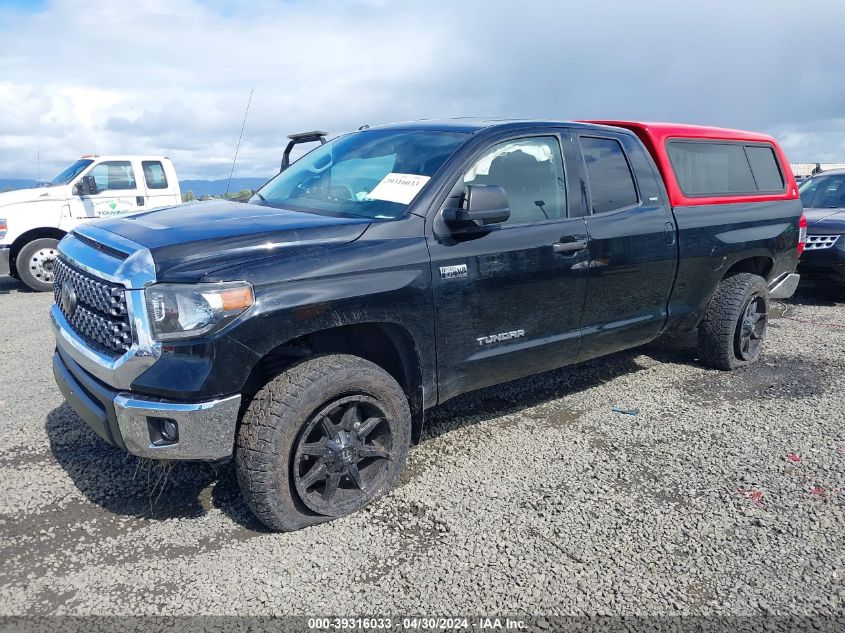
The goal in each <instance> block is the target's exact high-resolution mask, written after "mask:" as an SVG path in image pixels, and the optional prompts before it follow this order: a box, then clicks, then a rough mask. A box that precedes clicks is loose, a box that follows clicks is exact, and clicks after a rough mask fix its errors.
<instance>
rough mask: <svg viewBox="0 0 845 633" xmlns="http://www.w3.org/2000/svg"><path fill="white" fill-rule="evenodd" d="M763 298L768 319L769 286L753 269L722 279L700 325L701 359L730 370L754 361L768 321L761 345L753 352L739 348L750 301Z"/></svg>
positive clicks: (713, 366) (710, 364) (699, 344)
mask: <svg viewBox="0 0 845 633" xmlns="http://www.w3.org/2000/svg"><path fill="white" fill-rule="evenodd" d="M758 298H762V304H763V305H765V314H766V319H767V318H768V313H769V288H768V286H767V284H766V280H765V279H763V278H762V277H760V276H759V275H754V274H751V273H738V274H736V275H732V276H730V277H726V278H725V279H723V280H722V281H721V282H720V283H719V286H718V287H717V288H716V292H715V293H714V294H713V296H712V297H711V298H710V304H709V305H708V306H707V310H706V311H705V313H704V318H703V319H702V320H701V323H700V324H699V326H698V347H699V352H700V355H701V361H702V362H703V363H704V364H705V365H707V366H708V367H712V368H713V369H723V370H731V369H736V368H737V367H741V366H743V365H747V364H749V363H753V362H755V361H756V360H757V359H758V358H759V356H760V351H761V350H762V347H763V342H764V340H765V334H766V326H767V323H764V324H763V334H762V337H761V339H760V343H759V347H758V348H757V349H756V351H755V352H754V353H752V354H750V355H745V356H744V355H743V354H742V353H741V350H740V348H739V338H740V330H741V329H742V323H743V319H744V316H745V311H746V309H747V308H748V306H749V304H750V303H751V301H756V302H758V305H759V304H760V301H759V300H758Z"/></svg>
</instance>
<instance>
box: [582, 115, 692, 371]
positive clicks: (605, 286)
mask: <svg viewBox="0 0 845 633" xmlns="http://www.w3.org/2000/svg"><path fill="white" fill-rule="evenodd" d="M578 137H579V138H578V144H579V147H580V149H581V155H582V158H583V160H582V161H581V163H580V165H581V168H582V170H583V174H584V176H585V179H586V188H585V192H584V193H585V197H586V203H585V206H586V208H587V209H588V213H587V215H586V223H587V234H588V236H589V264H588V265H589V277H588V281H587V293H586V301H585V303H584V315H583V319H582V322H581V328H582V337H583V341H582V345H581V350H580V353H579V355H578V360H587V359H589V358H594V357H596V356H601V355H603V354H607V353H610V352H614V351H617V350H620V349H625V348H628V347H633V346H635V345H639V344H641V343H645V342H648V341H650V340H652V339H653V338H655V337H656V336H657V335H658V334H659V333H660V331H661V329H662V328H663V325H664V323H665V321H666V315H667V305H668V301H669V296H670V293H671V290H672V284H673V282H674V279H675V272H676V267H677V257H678V246H677V244H676V235H675V225H674V221H673V218H672V212H671V208H670V206H669V202H668V196H667V195H666V192H665V189H664V187H663V186H662V183H661V182H660V181H659V180H658V175H657V173H656V169H655V168H654V167H653V164H652V162H651V161H650V160H649V159H648V158H647V156H646V154H645V150H644V149H643V148H642V146H641V145H640V143H639V142H638V141H637V140H636V139H634V138H633V137H632V136H629V135H627V134H615V133H613V132H611V131H608V132H606V133H605V132H601V133H593V132H592V131H589V132H588V131H584V132H583V133H579V135H578Z"/></svg>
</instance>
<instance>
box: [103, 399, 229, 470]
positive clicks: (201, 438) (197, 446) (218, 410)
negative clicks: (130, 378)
mask: <svg viewBox="0 0 845 633" xmlns="http://www.w3.org/2000/svg"><path fill="white" fill-rule="evenodd" d="M240 406H241V397H240V396H239V395H235V396H230V397H228V398H223V399H221V400H212V401H210V402H192V403H184V402H159V401H154V400H144V399H142V398H139V397H138V396H134V395H132V394H128V393H119V394H118V395H117V396H115V398H114V411H115V415H116V417H117V425H118V428H119V429H120V435H121V437H122V438H123V443H124V444H125V445H126V450H127V451H129V452H130V453H132V454H133V455H137V456H138V457H151V458H152V459H174V460H202V461H216V460H219V459H225V458H227V457H231V455H232V450H233V448H234V446H235V427H236V426H237V421H238V411H239V409H240ZM160 420H171V421H173V423H175V424H176V428H177V429H178V440H177V441H176V442H173V443H167V444H162V443H160V442H161V440H159V439H158V433H157V431H156V427H155V425H156V424H157V423H158V422H159V421H160Z"/></svg>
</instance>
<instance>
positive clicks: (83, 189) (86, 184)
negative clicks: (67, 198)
mask: <svg viewBox="0 0 845 633" xmlns="http://www.w3.org/2000/svg"><path fill="white" fill-rule="evenodd" d="M98 192H99V190H98V189H97V181H96V180H95V179H94V176H83V177H82V180H80V181H79V182H78V183H76V184H75V185H74V186H73V195H75V196H93V195H94V194H96V193H98Z"/></svg>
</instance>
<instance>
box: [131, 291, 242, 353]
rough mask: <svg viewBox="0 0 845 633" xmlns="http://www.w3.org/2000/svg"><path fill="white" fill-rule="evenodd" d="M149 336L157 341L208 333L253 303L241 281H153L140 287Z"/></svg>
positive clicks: (221, 326)
mask: <svg viewBox="0 0 845 633" xmlns="http://www.w3.org/2000/svg"><path fill="white" fill-rule="evenodd" d="M144 297H145V298H146V301H147V312H148V313H149V317H150V326H151V327H152V330H153V337H154V338H155V339H156V340H158V341H172V340H175V339H185V338H196V337H198V336H204V335H207V334H212V333H214V332H216V331H218V330H220V329H222V328H223V327H225V326H226V325H228V324H229V323H231V322H232V321H234V320H235V319H236V318H237V317H238V316H239V315H240V314H242V313H243V312H244V311H246V310H247V309H248V308H249V307H250V306H251V305H252V304H253V303H254V302H255V297H254V296H253V292H252V286H251V285H249V284H248V283H246V282H245V281H233V282H226V283H208V284H155V285H153V286H150V287H148V288H147V289H146V290H144Z"/></svg>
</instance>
